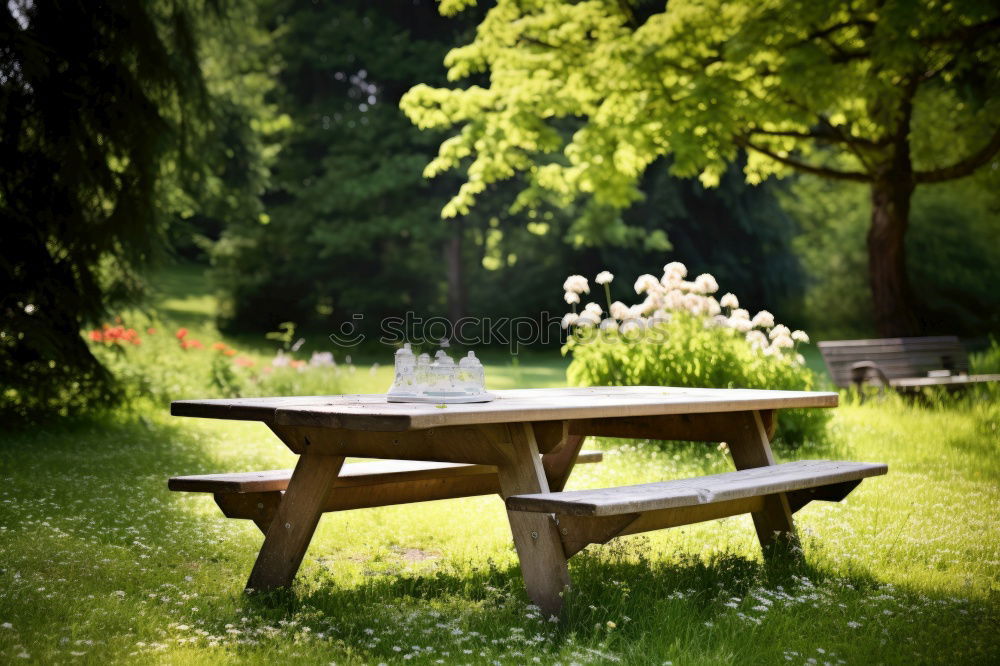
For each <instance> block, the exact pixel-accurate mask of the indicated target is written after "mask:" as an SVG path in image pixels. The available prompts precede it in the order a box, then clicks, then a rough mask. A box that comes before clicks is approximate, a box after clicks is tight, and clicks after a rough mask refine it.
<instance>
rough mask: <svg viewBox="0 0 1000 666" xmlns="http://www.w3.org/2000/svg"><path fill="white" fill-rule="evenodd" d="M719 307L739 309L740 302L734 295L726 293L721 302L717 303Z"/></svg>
mask: <svg viewBox="0 0 1000 666" xmlns="http://www.w3.org/2000/svg"><path fill="white" fill-rule="evenodd" d="M719 305H721V306H722V307H724V308H738V307H740V301H739V299H738V298H736V294H733V293H727V294H726V295H725V296H723V297H722V300H720V301H719Z"/></svg>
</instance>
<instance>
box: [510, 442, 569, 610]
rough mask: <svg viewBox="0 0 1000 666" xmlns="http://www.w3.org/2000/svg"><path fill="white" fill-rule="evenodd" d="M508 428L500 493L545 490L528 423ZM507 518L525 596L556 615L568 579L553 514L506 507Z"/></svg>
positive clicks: (515, 493) (547, 485)
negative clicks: (508, 446) (508, 444)
mask: <svg viewBox="0 0 1000 666" xmlns="http://www.w3.org/2000/svg"><path fill="white" fill-rule="evenodd" d="M508 431H509V433H510V437H511V444H512V445H513V448H512V451H511V455H510V458H509V460H508V461H506V462H503V463H501V464H498V465H497V473H498V475H499V477H500V494H501V496H503V497H504V498H507V497H509V496H511V495H523V494H527V493H544V492H548V491H549V484H548V481H547V480H546V477H545V469H544V468H543V467H542V461H541V457H540V456H539V455H538V445H537V443H536V441H535V435H534V432H533V430H532V428H531V426H530V425H529V424H523V423H515V424H512V425H510V426H509V428H508ZM507 518H508V520H509V521H510V530H511V533H512V534H513V537H514V547H515V548H516V549H517V556H518V559H519V560H520V562H521V575H522V576H524V585H525V587H526V588H527V590H528V596H529V597H530V598H531V600H532V601H533V602H534V603H535V604H536V605H537V606H538V607H539V608H541V609H542V612H544V613H545V614H546V615H558V614H559V611H560V610H561V609H562V602H563V599H562V593H563V590H564V589H565V588H567V587H568V586H569V584H570V580H569V568H568V567H567V566H566V554H565V553H564V552H563V547H562V541H561V540H560V539H559V532H558V526H557V525H556V522H555V518H554V517H553V516H552V515H551V514H547V513H533V512H526V511H508V512H507Z"/></svg>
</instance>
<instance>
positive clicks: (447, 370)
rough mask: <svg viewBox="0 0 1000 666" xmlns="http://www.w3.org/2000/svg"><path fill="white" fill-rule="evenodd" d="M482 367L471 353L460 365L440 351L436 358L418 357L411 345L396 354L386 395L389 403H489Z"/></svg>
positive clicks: (424, 355)
mask: <svg viewBox="0 0 1000 666" xmlns="http://www.w3.org/2000/svg"><path fill="white" fill-rule="evenodd" d="M493 398H494V396H493V395H492V394H490V393H488V392H487V391H486V375H485V373H484V371H483V364H482V363H480V362H479V359H478V358H476V355H475V353H473V352H471V351H470V352H469V353H468V355H466V356H465V357H464V358H462V359H461V360H460V361H459V362H458V363H455V360H454V359H453V358H451V357H450V356H448V354H446V353H445V352H444V350H439V351H438V352H437V353H436V354H435V355H434V359H433V360H431V357H430V356H429V355H428V354H420V355H419V356H415V355H414V354H413V349H412V348H411V347H410V343H406V344H404V345H403V346H402V348H400V349H399V350H397V351H396V372H395V377H394V379H393V382H392V387H391V388H390V389H389V392H388V393H387V394H386V399H387V400H388V401H389V402H434V403H449V402H489V401H490V400H493Z"/></svg>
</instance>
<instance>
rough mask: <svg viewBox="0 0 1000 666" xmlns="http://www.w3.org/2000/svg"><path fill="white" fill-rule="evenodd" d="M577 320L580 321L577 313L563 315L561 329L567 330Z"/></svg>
mask: <svg viewBox="0 0 1000 666" xmlns="http://www.w3.org/2000/svg"><path fill="white" fill-rule="evenodd" d="M579 319H580V315H578V314H577V313H575V312H567V313H566V314H565V315H563V318H562V322H561V323H562V327H563V328H569V327H570V326H572V325H573V324H575V323H576V322H577V320H579Z"/></svg>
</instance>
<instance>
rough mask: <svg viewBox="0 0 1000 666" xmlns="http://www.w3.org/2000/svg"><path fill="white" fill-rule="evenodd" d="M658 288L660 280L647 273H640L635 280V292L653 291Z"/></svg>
mask: <svg viewBox="0 0 1000 666" xmlns="http://www.w3.org/2000/svg"><path fill="white" fill-rule="evenodd" d="M659 288H660V281H659V280H657V279H656V278H655V277H653V276H652V275H650V274H649V273H646V274H645V275H640V276H639V277H638V278H637V279H636V281H635V293H637V294H642V293H648V292H653V291H656V290H657V289H659Z"/></svg>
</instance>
